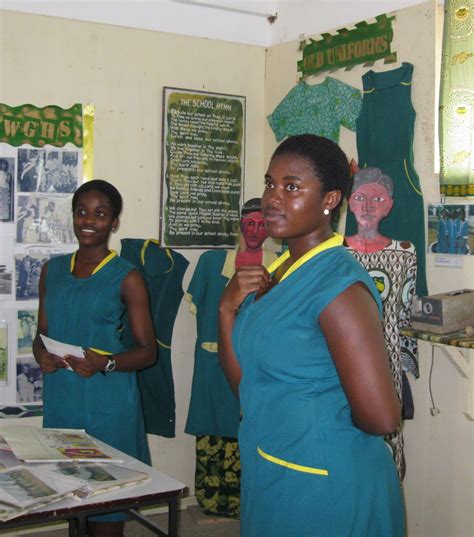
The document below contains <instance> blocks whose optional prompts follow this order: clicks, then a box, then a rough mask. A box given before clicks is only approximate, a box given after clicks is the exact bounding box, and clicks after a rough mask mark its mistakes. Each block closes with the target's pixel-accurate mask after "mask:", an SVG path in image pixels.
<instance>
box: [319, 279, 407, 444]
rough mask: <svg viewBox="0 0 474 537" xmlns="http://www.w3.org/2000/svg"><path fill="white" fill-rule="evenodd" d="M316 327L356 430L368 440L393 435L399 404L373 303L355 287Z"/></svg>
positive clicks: (327, 310)
mask: <svg viewBox="0 0 474 537" xmlns="http://www.w3.org/2000/svg"><path fill="white" fill-rule="evenodd" d="M319 324H320V326H321V329H322V331H323V333H324V336H325V338H326V342H327V344H328V347H329V351H330V352H331V356H332V358H333V360H334V364H335V366H336V368H337V371H338V373H339V378H340V380H341V384H342V387H343V388H344V391H345V393H346V396H347V399H348V400H349V404H350V406H351V409H352V420H353V422H354V424H355V425H356V426H357V427H358V428H359V429H361V430H362V431H365V432H367V433H370V434H377V435H385V434H390V433H393V432H394V431H396V429H397V427H398V425H399V423H400V419H401V409H400V400H399V399H398V396H397V393H396V391H395V388H394V385H393V382H392V377H391V373H390V366H389V360H388V357H387V353H386V349H385V339H384V336H383V331H382V324H381V322H380V318H379V315H378V311H377V305H376V303H375V300H374V299H373V297H372V296H371V294H370V292H369V290H368V289H367V288H366V287H365V286H364V285H363V284H362V283H355V284H354V285H352V286H350V287H349V288H348V289H346V290H345V291H344V292H343V293H341V294H340V295H339V296H338V297H337V298H336V299H335V300H334V301H333V302H331V304H329V305H328V306H327V307H326V308H325V309H324V311H323V312H322V313H321V315H320V317H319Z"/></svg>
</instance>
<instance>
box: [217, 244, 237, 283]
mask: <svg viewBox="0 0 474 537" xmlns="http://www.w3.org/2000/svg"><path fill="white" fill-rule="evenodd" d="M238 250H239V247H238V246H237V248H235V250H229V251H228V252H227V254H226V256H225V261H224V266H223V267H222V271H221V274H222V276H224V277H225V278H228V279H229V280H230V279H231V278H232V276H233V275H234V272H235V260H236V258H237V252H238Z"/></svg>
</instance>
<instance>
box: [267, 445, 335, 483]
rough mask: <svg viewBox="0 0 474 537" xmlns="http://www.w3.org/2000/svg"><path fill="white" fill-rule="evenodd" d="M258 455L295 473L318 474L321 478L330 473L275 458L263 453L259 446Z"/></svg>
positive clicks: (322, 469)
mask: <svg viewBox="0 0 474 537" xmlns="http://www.w3.org/2000/svg"><path fill="white" fill-rule="evenodd" d="M257 453H258V454H259V455H260V456H261V457H263V458H264V459H266V460H267V461H269V462H271V463H273V464H278V465H280V466H284V467H285V468H288V469H290V470H294V471H295V472H303V473H306V474H316V475H321V476H328V475H329V472H328V471H327V470H326V469H324V468H313V467H312V466H303V465H301V464H296V463H294V462H290V461H287V460H284V459H280V458H278V457H275V456H274V455H270V454H269V453H267V452H265V451H263V449H262V448H261V447H260V446H257Z"/></svg>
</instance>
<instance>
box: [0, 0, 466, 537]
mask: <svg viewBox="0 0 474 537" xmlns="http://www.w3.org/2000/svg"><path fill="white" fill-rule="evenodd" d="M435 13H436V8H435V2H434V1H433V2H428V3H425V4H422V5H419V6H417V7H414V8H410V9H406V10H403V11H400V12H398V13H397V17H396V22H395V27H394V28H395V39H394V49H395V50H397V52H398V57H399V60H400V61H410V62H412V63H413V64H414V65H415V71H414V79H413V103H414V107H415V109H416V110H417V122H416V127H415V165H416V168H417V170H418V172H419V175H420V178H421V183H422V188H423V191H424V194H425V201H431V202H435V201H438V200H439V195H438V185H437V182H436V179H435V177H434V174H433V166H434V164H433V162H434V148H433V139H434V117H435V102H434V94H435V91H434V90H435V87H436V85H435V58H434V49H435V43H434V39H435V26H436V17H435ZM420 36H422V37H421V38H420ZM297 46H298V43H297V42H291V43H287V44H285V45H278V46H274V47H272V48H270V49H269V50H268V51H265V50H264V49H263V48H258V47H251V46H246V45H235V44H229V43H225V42H221V41H210V40H205V39H199V38H190V37H179V36H175V35H171V34H162V33H156V32H148V31H142V30H132V29H124V28H118V27H113V26H106V25H101V24H93V23H80V22H71V21H66V20H63V19H56V18H49V17H41V16H33V15H24V14H18V13H13V12H6V11H1V10H0V102H6V103H8V104H10V105H14V104H21V103H24V102H31V101H33V102H34V104H36V105H46V104H51V103H54V104H59V105H62V106H68V105H70V104H72V103H73V102H77V101H80V102H93V103H94V104H95V105H96V107H97V113H96V144H95V155H96V176H97V177H104V178H107V179H110V180H111V181H113V182H114V183H115V184H116V185H117V186H118V187H119V189H120V190H121V191H122V192H123V194H124V197H125V211H124V215H123V220H122V225H121V228H120V230H119V233H118V234H117V237H116V239H115V240H114V244H113V245H112V246H115V247H117V246H118V239H119V238H121V237H126V236H128V237H149V236H156V235H157V226H158V217H159V209H158V199H159V177H160V165H161V91H162V87H163V86H164V85H168V86H177V87H184V88H190V89H204V90H210V91H217V92H227V93H233V94H239V95H245V96H246V97H247V129H246V135H247V140H246V142H247V143H246V198H249V197H253V196H256V195H259V194H260V193H261V185H262V179H261V178H262V176H263V172H264V170H265V168H266V165H267V161H268V158H269V156H270V154H271V152H272V151H273V149H274V147H275V146H276V143H275V140H274V137H273V134H272V132H271V130H270V129H269V127H268V125H267V123H266V121H265V119H264V115H265V114H268V113H270V112H271V111H272V110H273V109H274V107H275V106H276V105H277V104H278V103H279V102H280V100H281V99H282V98H283V97H284V96H285V95H286V93H287V92H288V91H289V90H290V89H291V87H292V86H293V85H294V84H295V83H296V81H297V76H296V61H297V60H298V59H299V58H300V53H299V52H298V50H297ZM395 66H396V65H388V66H386V65H383V63H381V62H378V63H377V64H376V65H375V66H374V68H375V69H376V70H377V71H379V70H389V69H392V68H393V67H395ZM364 72H365V69H364V68H362V67H356V68H355V69H353V70H352V71H348V72H345V71H341V72H336V73H334V74H333V76H336V77H337V78H340V79H341V80H343V81H346V82H348V83H350V84H352V85H354V86H357V87H361V75H362V74H363V73H364ZM323 78H324V76H323V77H318V78H314V79H311V80H310V82H311V83H318V82H320V81H321V80H322V79H323ZM264 112H265V113H264ZM341 145H342V147H343V148H344V149H345V150H346V152H347V154H348V155H349V156H351V157H352V156H354V157H355V156H356V148H355V135H354V134H353V133H351V132H350V131H347V130H345V129H344V128H343V129H342V135H341ZM182 253H183V254H184V255H185V256H186V257H187V258H188V259H189V260H190V261H191V266H190V268H189V269H188V271H187V273H186V275H185V279H184V288H186V287H187V284H188V282H189V279H190V276H191V274H192V271H193V269H194V266H195V262H196V261H197V258H198V256H199V254H200V253H201V252H200V251H187V250H186V251H184V250H183V251H182ZM464 261H465V265H464V267H463V268H462V269H439V268H437V267H435V266H434V265H433V259H432V257H429V259H428V282H429V285H430V292H432V293H433V292H439V291H442V290H453V289H458V288H461V287H474V281H473V278H474V273H473V271H472V263H473V260H472V259H465V260H464ZM194 339H195V323H194V319H193V318H192V317H191V315H190V313H189V311H188V308H187V305H186V304H185V303H184V302H183V303H182V304H181V307H180V310H179V313H178V318H177V321H176V325H175V332H174V337H173V343H172V346H173V367H174V376H175V388H176V394H177V437H176V438H175V439H163V438H160V437H150V444H151V447H152V453H153V463H154V466H156V467H157V468H158V469H160V470H162V471H164V472H166V473H169V474H170V475H173V476H174V477H176V478H177V479H180V480H181V481H183V482H184V483H186V484H187V485H188V487H189V489H190V493H191V494H192V493H193V488H194V487H193V481H194V438H193V437H190V436H188V435H185V434H184V433H183V432H182V431H183V429H184V423H185V419H186V414H187V405H188V401H189V392H190V385H191V376H192V364H193V346H194ZM471 354H472V353H471ZM453 356H456V354H455V353H454V354H453ZM430 359H431V346H429V345H428V344H426V343H423V344H422V345H421V346H420V368H421V377H420V379H419V380H416V381H413V382H412V388H413V391H414V398H415V404H416V417H415V420H414V421H412V422H407V424H406V435H405V436H406V456H407V464H408V474H407V477H406V480H405V484H404V490H405V498H406V501H407V515H408V527H409V537H468V536H469V537H471V535H473V534H474V522H473V521H474V515H473V513H474V509H473V506H474V501H473V490H474V482H473V479H474V477H473V476H474V459H473V457H474V455H473V454H474V449H473V448H474V441H473V434H474V433H473V431H474V427H473V424H472V423H469V422H467V421H466V419H465V418H464V416H463V415H462V410H463V408H464V405H465V402H466V397H465V388H466V386H465V383H464V381H463V379H462V378H461V377H460V375H459V374H458V373H457V371H456V370H455V369H454V368H453V366H452V365H451V363H450V362H449V361H448V360H447V359H446V358H445V357H444V355H443V354H442V353H441V352H440V351H439V350H437V351H436V355H435V367H434V370H433V394H434V396H435V400H436V404H437V406H438V407H439V408H440V409H441V414H440V415H439V416H437V417H435V418H433V417H432V416H431V414H430V412H429V408H430V406H431V403H430V401H429V391H428V376H429V366H430ZM471 359H472V357H471ZM36 421H37V420H36ZM21 423H25V422H24V421H22V422H21Z"/></svg>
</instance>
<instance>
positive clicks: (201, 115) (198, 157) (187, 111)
mask: <svg viewBox="0 0 474 537" xmlns="http://www.w3.org/2000/svg"><path fill="white" fill-rule="evenodd" d="M244 161H245V97H240V96H237V95H225V94H220V93H210V92H203V91H195V90H187V89H179V88H169V87H165V88H164V89H163V146H162V174H161V211H160V239H161V244H162V245H164V246H170V247H176V248H229V247H234V246H235V245H236V243H237V240H238V237H239V216H240V204H241V200H242V197H243V184H244V177H243V173H244V172H243V171H244Z"/></svg>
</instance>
